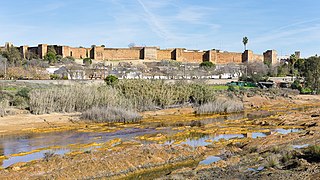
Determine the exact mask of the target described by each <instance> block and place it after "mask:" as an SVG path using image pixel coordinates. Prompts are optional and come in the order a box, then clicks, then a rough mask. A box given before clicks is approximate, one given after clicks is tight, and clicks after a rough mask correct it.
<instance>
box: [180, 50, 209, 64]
mask: <svg viewBox="0 0 320 180" xmlns="http://www.w3.org/2000/svg"><path fill="white" fill-rule="evenodd" d="M204 54H205V52H199V51H186V50H184V49H176V60H177V61H182V62H190V63H201V62H203V57H204Z"/></svg>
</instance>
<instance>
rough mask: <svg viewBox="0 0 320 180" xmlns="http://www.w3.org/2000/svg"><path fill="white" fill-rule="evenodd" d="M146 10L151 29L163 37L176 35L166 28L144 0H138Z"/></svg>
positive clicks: (171, 37)
mask: <svg viewBox="0 0 320 180" xmlns="http://www.w3.org/2000/svg"><path fill="white" fill-rule="evenodd" d="M137 2H138V3H139V4H140V5H141V7H142V9H143V10H144V12H145V17H146V18H147V21H148V23H149V25H150V27H151V29H152V30H153V31H154V32H155V33H157V35H158V36H160V37H162V38H163V39H166V40H168V39H174V37H175V36H174V35H173V34H172V33H171V32H170V31H169V30H168V29H167V28H166V26H165V25H163V24H162V23H161V21H160V20H159V19H158V18H157V17H156V16H155V15H154V14H153V13H152V12H151V11H150V10H149V8H148V7H147V6H146V5H145V4H144V3H143V2H142V0H137Z"/></svg>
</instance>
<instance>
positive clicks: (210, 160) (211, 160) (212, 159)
mask: <svg viewBox="0 0 320 180" xmlns="http://www.w3.org/2000/svg"><path fill="white" fill-rule="evenodd" d="M220 160H221V158H220V157H218V156H209V157H207V158H206V159H204V160H203V161H200V163H199V164H205V165H209V164H211V163H215V162H218V161H220Z"/></svg>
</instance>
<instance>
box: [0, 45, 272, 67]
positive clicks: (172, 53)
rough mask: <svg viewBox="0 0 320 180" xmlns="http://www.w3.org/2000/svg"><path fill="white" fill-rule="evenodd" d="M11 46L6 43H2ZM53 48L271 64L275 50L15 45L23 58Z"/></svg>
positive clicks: (86, 54)
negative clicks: (260, 52)
mask: <svg viewBox="0 0 320 180" xmlns="http://www.w3.org/2000/svg"><path fill="white" fill-rule="evenodd" d="M9 46H12V44H11V43H6V45H5V47H2V48H1V47H0V50H1V49H5V48H6V47H9ZM49 47H50V48H54V49H55V51H56V52H57V55H61V56H62V57H67V56H71V57H74V58H76V59H84V58H91V59H94V60H96V61H104V60H107V61H112V60H117V61H119V60H120V61H121V60H140V59H143V60H176V61H179V62H190V63H201V62H203V61H211V62H213V63H214V64H228V63H235V64H240V63H244V62H253V61H260V62H267V63H271V64H275V63H277V51H275V50H268V51H266V52H265V53H263V55H259V54H254V53H253V52H252V51H250V50H246V51H244V52H243V53H241V52H225V51H220V50H215V49H212V50H207V51H199V50H187V49H184V48H172V49H160V48H159V47H132V48H105V47H101V46H92V47H91V48H84V47H79V48H76V47H69V46H59V45H47V44H39V45H38V46H37V47H29V46H20V47H17V48H18V49H19V51H20V52H21V54H22V56H23V57H24V58H25V57H26V56H27V54H28V53H34V54H36V55H37V56H39V57H40V58H43V57H44V56H45V55H46V54H47V52H48V48H49Z"/></svg>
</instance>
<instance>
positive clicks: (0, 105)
mask: <svg viewBox="0 0 320 180" xmlns="http://www.w3.org/2000/svg"><path fill="white" fill-rule="evenodd" d="M7 108H9V101H8V100H6V99H4V100H1V101H0V117H3V116H5V115H6V114H7V112H6V109H7Z"/></svg>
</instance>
